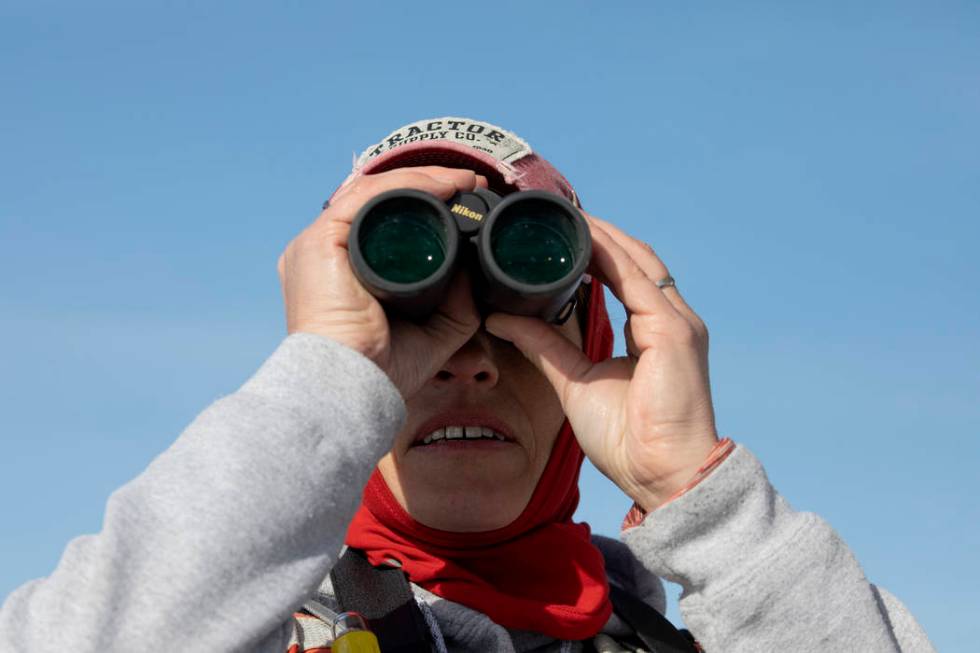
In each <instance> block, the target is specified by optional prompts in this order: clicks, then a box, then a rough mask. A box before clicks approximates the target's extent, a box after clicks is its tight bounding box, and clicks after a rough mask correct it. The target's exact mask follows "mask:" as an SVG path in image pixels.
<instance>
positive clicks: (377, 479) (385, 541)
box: [346, 280, 613, 640]
mask: <svg viewBox="0 0 980 653" xmlns="http://www.w3.org/2000/svg"><path fill="white" fill-rule="evenodd" d="M612 345H613V335H612V329H611V327H610V324H609V316H608V315H607V313H606V307H605V301H604V297H603V290H602V285H601V284H600V283H599V282H598V281H595V280H593V281H592V292H591V296H590V298H589V318H588V324H587V326H586V331H585V353H586V355H587V356H589V358H590V359H592V360H593V361H596V362H598V361H601V360H605V359H606V358H609V357H610V356H611V355H612ZM583 458H584V454H583V453H582V450H581V449H580V448H579V446H578V442H577V441H576V440H575V435H574V434H573V433H572V429H571V427H570V426H569V424H568V421H567V420H566V421H565V423H564V424H563V425H562V428H561V432H560V433H559V434H558V438H557V439H556V440H555V444H554V448H553V449H552V452H551V457H550V458H549V460H548V464H547V465H546V466H545V469H544V472H543V473H542V475H541V479H540V480H539V481H538V485H537V487H536V488H535V490H534V494H533V495H532V496H531V500H530V502H529V503H528V505H527V507H526V508H525V509H524V512H523V513H521V515H520V516H519V517H518V518H517V519H516V520H514V521H513V522H512V523H510V524H509V525H507V526H505V527H503V528H500V529H497V530H493V531H486V532H482V533H454V532H450V531H442V530H436V529H434V528H429V527H427V526H424V525H422V524H420V523H419V522H417V521H415V520H414V519H412V517H411V516H409V515H408V513H406V512H405V510H404V509H403V508H402V507H401V506H400V505H399V504H398V502H397V501H396V500H395V497H394V496H393V495H392V494H391V490H389V488H388V485H387V484H386V483H385V481H384V478H383V477H382V476H381V473H380V472H378V471H377V470H375V471H374V474H372V475H371V479H370V480H369V481H368V484H367V487H366V488H365V490H364V497H363V499H362V502H361V506H360V508H359V509H358V511H357V514H356V515H355V516H354V520H353V521H352V522H351V524H350V527H349V529H348V531H347V540H346V541H347V544H348V545H349V546H351V547H354V548H357V549H361V550H363V551H364V552H365V553H366V554H367V556H368V559H369V560H370V561H371V563H372V564H374V565H382V564H384V563H385V561H386V560H387V559H389V558H394V559H396V560H398V561H400V562H401V564H402V569H403V570H404V571H405V572H406V573H407V574H408V576H409V578H410V579H411V580H412V582H414V583H416V584H418V585H420V586H422V587H424V588H425V589H427V590H429V591H430V592H432V593H433V594H436V595H438V596H441V597H443V598H445V599H448V600H450V601H456V602H458V603H462V604H463V605H466V606H469V607H471V608H473V609H475V610H479V611H480V612H483V613H484V614H486V615H488V616H489V617H490V618H491V619H493V620H494V621H495V622H496V623H498V624H501V625H503V626H506V627H508V628H515V629H519V630H530V631H535V632H540V633H545V634H547V635H550V636H552V637H555V638H558V639H569V640H579V639H585V638H588V637H591V636H592V635H595V634H596V633H598V632H599V630H600V629H601V628H602V626H603V625H605V623H606V621H607V620H608V618H609V615H610V613H611V611H612V605H611V604H610V602H609V586H608V584H607V581H606V574H605V565H604V563H603V559H602V555H601V554H600V553H599V550H598V549H596V548H595V547H594V546H593V545H592V543H591V541H590V533H589V526H588V524H585V523H578V524H576V523H574V522H572V514H573V513H574V512H575V508H576V507H577V506H578V499H579V492H578V477H579V470H580V468H581V465H582V460H583Z"/></svg>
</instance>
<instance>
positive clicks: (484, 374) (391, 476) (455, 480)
mask: <svg viewBox="0 0 980 653" xmlns="http://www.w3.org/2000/svg"><path fill="white" fill-rule="evenodd" d="M554 328H555V329H558V330H559V331H560V332H561V333H562V334H563V335H564V336H565V337H566V338H568V339H569V340H571V341H572V342H573V343H575V344H576V346H578V347H579V348H581V347H582V335H581V331H580V328H579V324H578V322H577V320H576V319H575V318H574V316H573V317H572V319H569V320H568V321H567V322H566V323H565V324H564V325H563V326H560V327H559V326H556V327H554ZM407 408H408V417H407V420H406V422H405V426H404V428H403V429H402V430H401V431H400V432H399V433H398V435H397V436H396V438H395V444H394V446H393V447H392V449H391V451H390V452H388V454H387V455H385V457H384V458H382V459H381V462H380V463H379V464H378V468H379V469H380V471H381V474H382V476H383V477H384V479H385V481H386V482H387V484H388V487H389V488H390V489H391V491H392V493H393V494H394V496H395V498H396V499H397V500H398V503H399V504H401V506H402V507H403V508H404V509H405V510H406V511H407V512H408V513H409V514H410V515H411V516H412V517H413V518H414V519H415V520H416V521H418V522H421V523H422V524H425V525H426V526H429V527H431V528H437V529H440V530H446V531H457V532H478V531H487V530H493V529H496V528H501V527H503V526H506V525H507V524H509V523H511V522H512V521H514V520H515V519H516V518H517V517H518V516H519V515H520V514H521V512H522V511H523V510H524V507H525V506H526V505H527V503H528V501H529V500H530V498H531V494H532V493H533V492H534V488H535V487H536V486H537V483H538V479H539V478H540V477H541V473H542V472H543V471H544V468H545V464H546V463H547V462H548V457H549V455H550V454H551V448H552V445H553V444H554V442H555V439H556V437H557V435H558V431H559V429H560V428H561V425H562V423H563V422H564V420H565V416H564V413H563V412H562V408H561V404H560V402H559V401H558V397H557V395H556V394H555V391H554V390H553V389H552V387H551V384H550V383H548V380H547V379H546V378H545V377H544V376H543V375H542V374H541V373H540V372H538V370H537V368H535V367H534V366H533V365H531V363H530V362H528V360H527V359H526V358H524V356H523V355H522V354H521V353H520V352H519V351H518V350H517V349H516V348H515V347H514V346H513V345H511V344H510V343H509V342H506V341H504V340H500V339H499V338H496V337H494V336H492V335H490V334H489V333H487V332H486V331H484V330H483V329H480V330H479V331H478V332H477V333H476V334H475V335H474V336H473V337H472V338H471V339H470V340H469V341H468V342H467V343H466V344H465V345H463V346H462V347H461V348H460V349H458V350H457V351H456V353H455V354H453V356H452V357H451V358H450V359H449V360H448V361H446V363H445V365H443V367H442V369H441V370H440V371H439V372H438V373H437V374H436V375H435V376H434V377H432V378H431V379H429V381H428V383H426V384H425V385H424V386H423V387H422V389H421V390H420V391H419V392H418V393H417V394H416V395H414V396H413V397H411V398H409V400H408V401H407Z"/></svg>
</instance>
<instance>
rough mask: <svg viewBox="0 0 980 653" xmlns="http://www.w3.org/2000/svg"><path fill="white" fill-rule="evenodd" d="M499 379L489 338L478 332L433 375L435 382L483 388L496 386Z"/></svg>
mask: <svg viewBox="0 0 980 653" xmlns="http://www.w3.org/2000/svg"><path fill="white" fill-rule="evenodd" d="M499 378H500V370H499V369H498V368H497V363H496V362H495V361H494V356H493V352H492V351H491V349H490V342H489V338H488V337H487V336H486V335H485V334H482V333H480V332H477V333H476V334H475V335H474V336H473V337H472V338H470V339H469V340H468V341H467V342H466V344H465V345H463V346H462V347H460V348H459V349H457V350H456V352H455V353H454V354H453V355H452V356H450V357H449V360H447V361H446V363H445V364H444V365H443V366H442V369H441V370H439V371H438V372H437V373H436V375H435V380H436V382H441V383H460V384H463V385H467V386H479V387H484V388H492V387H493V386H495V385H497V380H498V379H499Z"/></svg>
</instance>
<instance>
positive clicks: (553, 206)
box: [348, 188, 592, 323]
mask: <svg viewBox="0 0 980 653" xmlns="http://www.w3.org/2000/svg"><path fill="white" fill-rule="evenodd" d="M348 250H349V254H350V261H351V267H352V269H353V271H354V274H355V275H356V276H357V278H358V280H359V281H360V282H361V284H362V285H363V286H364V287H365V288H366V289H367V290H368V292H370V293H371V294H372V295H374V296H375V297H376V298H377V299H378V300H379V301H380V302H381V303H382V305H383V306H384V307H385V309H386V310H388V311H391V312H394V313H397V314H399V315H402V316H404V317H407V318H409V319H413V320H421V319H424V318H425V317H427V316H428V315H429V314H431V313H432V311H433V310H435V308H436V307H437V306H438V305H439V303H440V302H441V301H442V299H443V297H444V296H445V294H446V290H447V288H448V286H449V283H450V281H451V280H452V278H453V276H454V274H455V272H456V269H457V266H459V265H466V266H468V269H469V271H470V279H471V280H472V283H473V294H474V298H475V300H476V304H477V306H478V308H479V309H480V312H481V314H483V315H487V314H489V313H491V312H493V311H501V312H505V313H512V314H515V315H529V316H534V317H539V318H541V319H543V320H545V321H547V322H556V323H562V322H564V321H565V320H566V319H567V318H568V316H569V315H571V312H572V309H573V308H574V299H575V291H576V290H577V289H578V287H579V284H580V283H581V282H582V277H583V275H584V274H585V270H586V268H587V267H588V264H589V259H590V258H591V256H592V239H591V237H590V236H589V228H588V225H587V224H586V222H585V219H584V218H583V217H582V214H581V213H579V211H578V210H577V209H576V208H575V207H574V206H572V204H571V203H570V202H568V200H566V199H565V198H563V197H560V196H558V195H555V194H553V193H548V192H545V191H538V190H531V191H520V192H515V193H512V194H510V195H507V196H506V197H501V196H500V195H497V194H496V193H494V192H492V191H489V190H486V189H483V188H477V189H475V190H473V191H472V192H466V193H457V194H456V195H455V196H453V197H452V198H451V199H450V200H449V201H448V202H443V201H442V200H441V199H439V198H437V197H435V196H434V195H430V194H429V193H425V192H423V191H419V190H414V189H400V190H392V191H388V192H386V193H382V194H380V195H378V196H376V197H374V198H372V199H371V200H370V201H369V202H368V203H367V204H365V205H364V207H362V208H361V210H360V211H359V212H358V213H357V215H356V216H355V217H354V222H353V224H352V225H351V231H350V237H349V240H348Z"/></svg>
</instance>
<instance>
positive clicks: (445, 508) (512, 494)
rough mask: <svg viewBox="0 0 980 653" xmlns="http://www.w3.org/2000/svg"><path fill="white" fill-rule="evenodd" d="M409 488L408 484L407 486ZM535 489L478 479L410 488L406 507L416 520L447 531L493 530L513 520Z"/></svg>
mask: <svg viewBox="0 0 980 653" xmlns="http://www.w3.org/2000/svg"><path fill="white" fill-rule="evenodd" d="M406 489H407V488H406ZM531 490H533V488H529V489H523V488H518V487H515V486H513V485H504V486H503V487H502V486H501V483H500V482H499V480H498V481H496V482H492V483H485V482H474V483H468V484H465V485H464V484H459V485H456V486H455V487H445V486H442V485H440V486H439V487H425V488H417V489H416V491H414V492H412V491H409V492H407V493H406V496H405V505H404V508H405V510H406V511H407V512H408V514H409V515H411V516H412V518H413V519H415V520H416V521H418V522H420V523H422V524H424V525H426V526H428V527H430V528H437V529H439V530H444V531H456V532H461V533H462V532H466V533H470V532H479V531H492V530H495V529H497V528H502V527H504V526H506V525H507V524H509V523H511V522H512V521H514V520H515V519H517V517H518V516H520V514H521V512H523V510H524V507H525V506H526V505H527V502H528V501H529V500H530V498H531Z"/></svg>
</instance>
